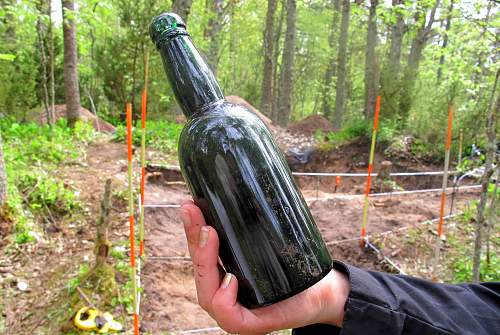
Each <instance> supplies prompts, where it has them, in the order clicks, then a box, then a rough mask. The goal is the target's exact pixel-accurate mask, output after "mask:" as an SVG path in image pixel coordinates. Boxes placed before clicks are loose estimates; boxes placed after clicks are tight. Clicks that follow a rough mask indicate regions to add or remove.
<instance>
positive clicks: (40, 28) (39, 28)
mask: <svg viewBox="0 0 500 335" xmlns="http://www.w3.org/2000/svg"><path fill="white" fill-rule="evenodd" d="M37 7H38V11H39V14H40V16H39V17H38V20H37V23H36V32H37V35H38V49H39V50H38V51H39V53H40V66H41V67H42V74H41V80H40V81H41V83H42V89H43V99H42V101H43V107H44V109H45V117H46V118H47V124H48V125H49V126H50V125H51V124H52V118H51V115H50V109H49V104H50V102H49V90H48V87H47V53H46V52H45V41H44V35H45V33H44V30H45V29H44V24H43V22H42V15H44V12H43V7H42V3H41V2H38V6H37Z"/></svg>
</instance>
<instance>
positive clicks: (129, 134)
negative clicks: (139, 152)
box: [126, 103, 139, 335]
mask: <svg viewBox="0 0 500 335" xmlns="http://www.w3.org/2000/svg"><path fill="white" fill-rule="evenodd" d="M126 111H127V161H128V171H127V172H128V196H129V197H128V198H129V199H128V215H129V226H130V268H131V271H132V287H133V291H134V292H133V294H134V297H133V298H134V299H133V303H134V335H138V334H139V315H138V313H137V310H138V309H137V278H136V271H135V229H134V191H133V185H132V105H131V104H130V103H127V109H126Z"/></svg>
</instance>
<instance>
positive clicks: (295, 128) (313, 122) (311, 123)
mask: <svg viewBox="0 0 500 335" xmlns="http://www.w3.org/2000/svg"><path fill="white" fill-rule="evenodd" d="M287 129H288V131H290V132H292V133H299V134H303V135H306V136H312V135H314V133H316V131H317V130H321V131H322V132H323V133H325V134H326V133H328V132H331V131H334V128H333V126H332V123H331V122H330V121H328V120H327V119H326V118H325V117H323V116H321V115H311V116H308V117H306V118H305V119H303V120H300V121H298V122H296V123H293V124H291V125H289V126H288V128H287Z"/></svg>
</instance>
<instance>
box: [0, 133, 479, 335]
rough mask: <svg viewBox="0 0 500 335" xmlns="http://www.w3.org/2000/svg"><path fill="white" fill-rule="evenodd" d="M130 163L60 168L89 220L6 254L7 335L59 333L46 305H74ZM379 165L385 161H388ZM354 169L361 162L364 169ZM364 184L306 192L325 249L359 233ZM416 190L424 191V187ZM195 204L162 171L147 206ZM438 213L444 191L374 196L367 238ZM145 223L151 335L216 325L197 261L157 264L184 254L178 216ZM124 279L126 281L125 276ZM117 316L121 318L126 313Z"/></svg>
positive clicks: (336, 162) (118, 210)
mask: <svg viewBox="0 0 500 335" xmlns="http://www.w3.org/2000/svg"><path fill="white" fill-rule="evenodd" d="M363 148H366V146H363ZM337 157H341V159H338V158H337ZM125 158H126V151H125V146H124V145H123V144H117V143H109V142H102V143H96V144H93V145H91V146H90V147H89V149H88V151H87V156H86V158H85V159H84V160H83V162H82V163H81V164H78V165H71V166H61V168H60V169H59V171H54V173H59V174H60V175H61V176H62V177H63V178H64V179H65V180H67V181H68V183H70V184H71V183H73V187H74V188H75V189H77V190H79V191H80V198H81V199H82V201H83V202H84V203H85V204H86V210H85V214H84V215H83V217H80V218H76V219H75V221H74V222H72V223H71V224H69V225H67V226H61V227H60V230H59V231H58V232H56V233H50V234H48V236H47V239H46V240H43V241H40V242H39V243H37V244H35V245H25V246H21V247H15V248H11V249H9V250H8V252H6V253H5V254H2V255H0V270H2V269H4V270H3V271H4V272H1V271H0V279H1V281H0V288H2V290H3V289H5V290H4V293H2V295H3V298H4V299H5V306H7V308H6V309H5V316H4V317H5V319H6V320H5V325H6V329H8V331H7V333H5V334H34V333H37V334H59V333H60V332H59V325H57V324H54V322H53V321H51V319H55V318H57V317H58V315H54V314H48V311H51V310H54V309H53V308H47V306H51V307H58V309H61V308H63V307H64V306H65V304H67V302H64V300H63V299H62V297H63V293H64V290H65V289H66V285H67V282H68V281H69V280H70V279H71V278H75V276H76V273H77V271H78V267H79V266H80V264H82V263H87V264H89V265H91V264H92V262H93V250H92V248H93V239H94V237H95V229H94V227H93V226H94V224H95V213H98V207H97V204H98V202H99V199H100V197H101V194H102V189H103V185H104V181H105V179H106V178H109V177H111V178H113V181H114V185H115V187H114V189H115V190H116V189H118V188H121V189H123V188H124V186H125V185H126V172H125V171H126V161H125ZM365 158H366V155H365V154H363V150H362V149H361V148H358V145H355V144H352V145H351V146H350V147H349V146H348V147H345V148H340V149H339V152H338V153H330V154H329V156H328V158H327V159H326V163H325V164H323V162H322V161H321V158H318V160H317V161H314V164H316V165H315V166H307V167H304V169H305V170H307V169H316V170H315V171H318V170H321V171H360V172H361V171H363V170H365V169H364V167H363V166H361V162H362V161H363V160H364V159H365ZM377 159H379V160H381V159H382V157H378V158H377ZM318 162H319V163H318ZM358 162H359V163H358ZM330 164H333V166H331V165H330ZM356 164H360V165H359V167H358V166H357V165H356ZM395 165H396V164H395ZM401 168H403V167H401ZM413 168H416V167H413ZM424 169H430V170H437V168H436V167H424V166H422V167H421V170H424ZM363 182H364V181H363V180H362V179H361V180H355V179H353V181H352V182H351V184H346V185H344V186H343V188H341V190H340V192H341V193H337V194H333V193H327V192H325V191H327V190H328V189H329V188H325V189H320V190H319V192H316V190H315V189H314V188H313V187H304V189H303V194H304V197H305V198H306V200H307V202H308V203H309V205H310V208H311V211H312V213H313V216H314V217H315V219H316V222H317V224H318V226H319V228H320V230H321V232H322V234H323V236H324V239H325V240H326V241H327V242H330V241H337V240H342V239H348V238H352V237H356V236H358V233H359V227H360V224H361V218H362V200H363V199H362V197H357V196H354V195H353V194H352V193H360V192H359V191H360V190H362V188H363ZM300 184H302V185H304V186H305V184H306V182H304V181H303V180H300ZM327 185H328V184H327ZM413 186H420V188H423V185H421V184H418V185H413ZM330 190H331V189H330ZM317 195H318V198H317ZM474 197H476V194H475V193H474V192H464V193H462V194H460V196H459V201H458V203H459V204H460V205H462V204H464V203H466V202H468V201H469V200H470V199H472V198H474ZM187 198H189V194H188V191H187V189H186V187H185V186H184V185H183V184H181V183H168V182H167V181H165V180H164V179H162V177H161V176H158V175H157V174H152V175H149V177H148V179H147V185H146V203H148V204H178V203H180V201H182V200H183V199H187ZM115 200H116V201H115V205H114V207H113V211H112V231H111V232H110V239H111V240H112V242H117V241H123V240H124V239H127V236H128V220H127V212H126V205H125V204H124V202H123V201H120V200H119V199H115ZM438 212H439V196H438V195H437V194H420V195H403V196H392V197H388V198H374V199H373V200H371V202H370V218H369V223H368V231H369V232H370V233H371V234H374V233H380V232H383V231H387V230H391V229H395V228H399V227H403V226H407V225H410V226H413V225H417V224H418V223H420V222H422V221H424V220H428V219H432V218H435V217H436V216H437V214H438ZM145 222H146V240H145V245H146V254H147V255H148V257H150V258H149V259H147V260H146V262H145V264H144V266H143V269H142V282H143V287H144V294H143V297H142V301H141V319H142V328H143V331H149V332H150V333H152V334H155V335H156V334H160V333H162V332H166V331H175V330H182V329H193V328H204V327H212V326H216V323H215V322H214V321H213V320H211V318H210V317H209V316H208V315H207V314H206V313H205V312H204V311H202V310H201V308H200V307H198V305H197V303H196V291H195V288H194V280H193V278H192V268H191V264H190V263H189V262H186V261H182V260H181V261H167V260H161V259H155V258H154V257H162V256H181V257H183V256H186V243H185V239H184V234H183V228H182V224H181V223H180V220H179V213H178V209H175V208H171V209H147V210H146V220H145ZM330 250H331V252H332V254H333V256H334V258H336V259H340V260H345V261H347V262H350V263H351V264H354V265H358V266H362V267H366V268H372V269H378V270H385V271H387V270H390V269H389V268H387V266H386V265H385V264H383V263H381V262H380V261H379V259H378V258H377V257H376V256H375V255H374V254H372V253H369V252H365V251H362V250H360V248H359V247H358V243H357V242H356V241H352V242H347V243H340V244H336V245H333V246H331V247H330ZM5 269H7V270H5ZM5 273H9V274H10V275H9V276H7V275H5ZM18 280H24V281H27V282H28V284H29V289H28V291H26V292H21V291H19V290H17V289H16V283H17V281H18ZM118 280H119V281H120V278H118ZM122 281H123V279H122ZM56 305H57V306H56ZM113 312H115V314H116V315H119V311H118V310H117V311H113Z"/></svg>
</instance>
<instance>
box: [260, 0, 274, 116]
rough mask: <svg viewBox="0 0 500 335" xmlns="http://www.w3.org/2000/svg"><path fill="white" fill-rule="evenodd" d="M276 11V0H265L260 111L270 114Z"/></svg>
mask: <svg viewBox="0 0 500 335" xmlns="http://www.w3.org/2000/svg"><path fill="white" fill-rule="evenodd" d="M275 12H276V0H268V1H267V15H266V29H265V30H264V45H263V50H262V51H263V52H262V53H263V55H264V72H263V74H262V92H261V101H260V111H261V112H262V113H264V115H267V116H270V115H271V112H272V105H273V78H274V70H275V67H274V64H273V51H274V45H273V42H274V13H275Z"/></svg>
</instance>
